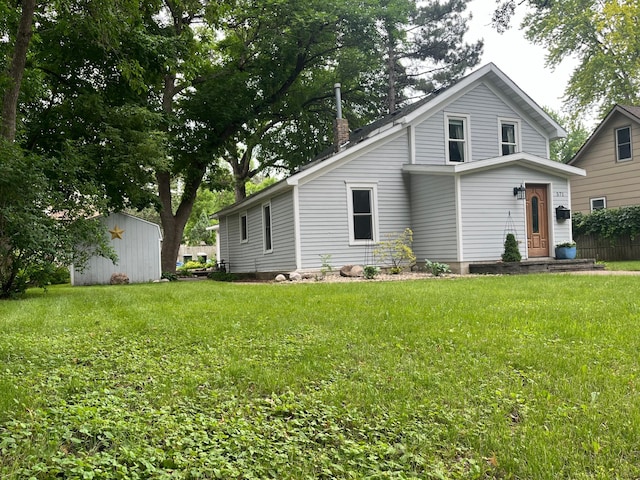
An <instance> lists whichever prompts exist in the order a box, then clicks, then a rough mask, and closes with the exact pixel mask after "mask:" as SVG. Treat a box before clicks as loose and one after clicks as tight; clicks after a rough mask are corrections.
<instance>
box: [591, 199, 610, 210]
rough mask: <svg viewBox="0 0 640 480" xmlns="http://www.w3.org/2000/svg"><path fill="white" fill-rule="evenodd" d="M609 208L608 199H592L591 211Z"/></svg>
mask: <svg viewBox="0 0 640 480" xmlns="http://www.w3.org/2000/svg"><path fill="white" fill-rule="evenodd" d="M605 208H607V197H599V198H592V199H591V211H592V212H595V211H596V210H603V209H605Z"/></svg>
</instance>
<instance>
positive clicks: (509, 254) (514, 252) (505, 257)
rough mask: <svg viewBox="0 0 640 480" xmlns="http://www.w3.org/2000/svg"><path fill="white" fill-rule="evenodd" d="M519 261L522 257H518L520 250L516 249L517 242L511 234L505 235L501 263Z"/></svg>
mask: <svg viewBox="0 0 640 480" xmlns="http://www.w3.org/2000/svg"><path fill="white" fill-rule="evenodd" d="M520 260H522V256H521V255H520V249H519V248H518V241H517V240H516V237H515V235H514V234H513V233H507V238H506V240H505V241H504V253H503V254H502V261H503V262H519V261H520Z"/></svg>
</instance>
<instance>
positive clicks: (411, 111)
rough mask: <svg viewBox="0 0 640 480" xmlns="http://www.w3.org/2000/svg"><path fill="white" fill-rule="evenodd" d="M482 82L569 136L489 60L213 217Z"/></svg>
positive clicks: (548, 128)
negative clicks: (447, 85)
mask: <svg viewBox="0 0 640 480" xmlns="http://www.w3.org/2000/svg"><path fill="white" fill-rule="evenodd" d="M483 82H488V83H489V84H491V85H492V86H493V88H494V92H495V93H496V94H497V95H500V96H502V97H505V98H506V99H507V100H508V101H510V102H512V103H513V104H515V106H516V107H517V108H519V109H520V110H521V111H522V112H523V113H524V114H526V115H528V116H529V117H530V118H531V119H532V120H533V121H534V122H535V123H536V125H539V126H540V128H541V129H542V130H543V132H544V133H545V134H546V135H547V136H548V137H549V139H550V140H554V139H557V138H563V137H565V136H566V134H567V132H566V131H565V130H564V129H563V128H562V126H561V125H560V124H558V123H557V122H556V121H555V120H554V119H553V118H551V116H550V115H549V114H547V113H546V112H545V111H544V110H543V109H542V108H541V107H540V106H539V105H538V104H537V103H536V102H534V101H533V100H532V99H531V97H529V96H528V95H527V94H526V93H525V92H524V91H523V90H521V89H520V87H518V86H517V85H516V84H515V83H514V82H513V81H512V80H511V79H510V78H509V77H507V75H505V74H504V72H502V70H500V69H499V68H498V67H497V66H496V65H495V64H493V63H488V64H486V65H484V66H482V67H480V68H479V69H477V70H475V71H474V72H472V73H470V74H469V75H466V76H465V77H463V78H461V79H460V80H458V81H457V82H455V83H453V84H452V85H450V86H449V87H447V88H444V89H440V90H436V91H435V92H433V93H431V94H430V95H428V96H427V97H426V98H424V99H422V100H420V101H418V102H416V103H413V104H411V105H408V106H406V107H404V108H402V109H399V110H396V111H395V112H393V113H391V114H389V115H386V116H385V117H382V118H380V119H378V120H376V121H374V122H372V123H370V124H369V125H367V126H365V127H362V128H359V129H357V130H355V131H354V132H352V134H351V135H350V136H349V141H348V142H347V143H346V144H345V145H343V146H342V147H341V148H340V150H339V151H338V152H335V151H333V150H332V151H331V152H327V153H325V154H324V155H322V154H321V155H320V156H319V157H317V158H316V159H314V160H312V161H310V162H309V163H307V164H305V165H304V166H302V167H300V169H299V170H298V171H297V172H295V173H293V174H292V175H290V176H289V177H287V178H285V179H284V180H281V181H280V182H278V183H276V184H274V185H271V186H270V187H267V188H266V189H264V190H262V191H260V192H258V193H256V194H254V195H252V196H250V197H247V198H245V199H244V200H241V201H240V202H237V203H235V204H233V205H230V206H229V207H226V208H224V209H222V210H220V211H219V212H216V213H215V214H214V215H213V217H214V218H219V216H220V214H222V215H226V214H230V213H232V212H234V211H238V210H241V209H244V208H246V207H247V206H248V205H249V204H253V203H256V202H259V201H261V200H262V199H265V198H266V197H268V196H270V195H272V194H273V193H276V192H280V191H282V192H284V191H286V190H288V189H291V188H293V186H295V185H298V184H299V182H300V181H301V180H303V179H304V178H306V177H309V176H311V175H313V174H315V173H317V172H318V171H320V170H323V169H325V168H329V167H330V166H331V165H334V164H335V163H338V162H340V161H344V160H346V159H348V158H350V157H352V156H355V155H357V154H358V153H359V152H361V151H363V150H364V149H366V148H368V147H371V146H372V145H373V144H374V143H378V142H382V141H384V140H386V139H388V138H389V137H391V136H393V135H394V134H398V133H399V132H401V131H402V130H403V129H404V128H406V126H407V125H408V124H417V123H419V122H421V121H422V120H424V119H425V118H426V117H428V116H429V115H430V114H431V113H433V112H435V111H436V110H438V109H440V108H442V107H443V106H444V105H445V104H447V103H448V102H450V101H453V100H454V99H456V98H457V97H458V96H460V95H462V94H463V93H465V92H466V91H468V90H470V89H472V88H474V87H475V86H476V85H478V84H480V83H483Z"/></svg>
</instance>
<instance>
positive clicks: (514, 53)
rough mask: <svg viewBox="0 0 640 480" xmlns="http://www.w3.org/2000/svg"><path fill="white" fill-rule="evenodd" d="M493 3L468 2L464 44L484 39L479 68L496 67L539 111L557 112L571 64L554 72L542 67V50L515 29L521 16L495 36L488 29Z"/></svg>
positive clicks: (489, 27) (557, 68) (564, 63)
mask: <svg viewBox="0 0 640 480" xmlns="http://www.w3.org/2000/svg"><path fill="white" fill-rule="evenodd" d="M495 5H496V4H495V0H472V1H471V2H469V6H468V10H469V11H471V12H472V13H473V19H472V20H471V22H470V24H469V32H468V33H467V36H466V38H467V40H468V41H469V42H473V41H476V40H478V39H480V38H483V39H484V54H483V55H482V59H481V65H485V64H487V63H489V62H493V63H495V64H496V66H497V67H498V68H500V70H502V71H503V72H504V73H505V74H506V75H507V76H508V77H509V78H511V80H513V81H514V82H515V83H516V85H518V86H519V87H520V88H521V89H522V90H524V91H525V93H527V95H529V96H530V97H531V98H532V99H533V100H534V101H535V102H536V103H538V104H539V105H540V106H542V107H551V108H553V109H554V110H558V111H559V110H561V107H562V98H561V97H562V95H563V92H564V89H565V87H566V86H567V82H568V79H569V76H570V74H571V71H572V70H573V63H572V62H571V61H565V62H563V63H562V64H561V65H560V66H559V67H556V69H555V70H551V69H550V68H548V67H545V62H544V56H545V50H544V48H543V47H540V46H536V45H533V44H532V43H530V42H529V41H528V40H526V39H525V38H524V35H523V32H522V31H521V30H520V29H519V24H520V19H521V18H522V17H521V16H520V17H518V18H517V19H515V20H516V21H512V27H511V28H510V29H509V30H507V31H506V32H505V33H503V34H499V33H497V32H496V31H495V29H494V28H493V27H492V26H491V15H492V13H493V10H494V9H495Z"/></svg>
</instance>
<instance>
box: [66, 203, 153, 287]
mask: <svg viewBox="0 0 640 480" xmlns="http://www.w3.org/2000/svg"><path fill="white" fill-rule="evenodd" d="M99 221H100V222H101V223H102V224H103V225H104V229H105V233H106V235H107V238H108V239H109V242H110V244H111V246H112V247H113V249H114V251H115V253H116V255H117V256H118V261H117V264H115V265H114V264H113V262H112V261H111V260H109V259H108V258H103V257H98V256H94V257H91V258H90V259H89V262H88V263H87V266H86V267H85V269H84V270H82V271H79V270H76V269H74V268H73V267H72V268H71V284H72V285H101V284H109V282H110V281H111V275H112V274H114V273H124V274H126V275H127V276H128V277H129V282H130V283H144V282H150V281H153V280H159V279H160V277H161V275H162V272H161V267H160V248H161V243H162V236H161V233H160V226H159V225H157V224H155V223H151V222H148V221H146V220H143V219H141V218H138V217H134V216H132V215H128V214H126V213H112V214H110V215H109V216H107V217H101V218H100V219H99Z"/></svg>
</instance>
